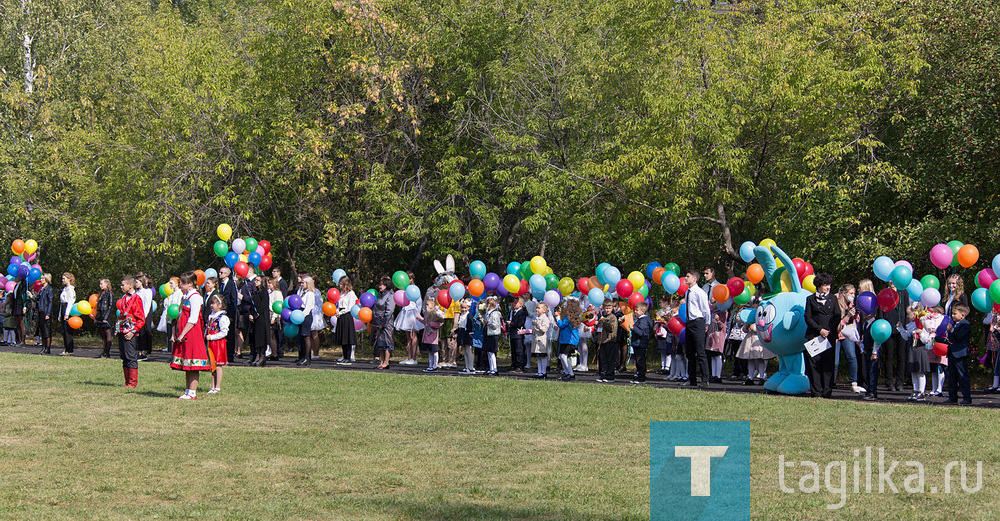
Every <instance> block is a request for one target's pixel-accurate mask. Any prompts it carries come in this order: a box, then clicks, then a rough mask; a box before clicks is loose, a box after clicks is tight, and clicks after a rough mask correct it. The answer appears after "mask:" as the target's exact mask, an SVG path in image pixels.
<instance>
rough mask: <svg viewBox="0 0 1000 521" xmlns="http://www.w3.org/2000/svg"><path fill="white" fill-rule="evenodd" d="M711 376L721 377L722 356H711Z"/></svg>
mask: <svg viewBox="0 0 1000 521" xmlns="http://www.w3.org/2000/svg"><path fill="white" fill-rule="evenodd" d="M712 376H714V377H718V378H722V357H721V356H713V357H712Z"/></svg>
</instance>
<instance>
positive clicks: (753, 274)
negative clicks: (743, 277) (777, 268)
mask: <svg viewBox="0 0 1000 521" xmlns="http://www.w3.org/2000/svg"><path fill="white" fill-rule="evenodd" d="M747 279H748V280H749V281H750V283H751V284H757V283H759V282H760V281H762V280H764V268H761V267H760V264H757V263H756V262H755V263H753V264H751V265H750V266H749V267H747Z"/></svg>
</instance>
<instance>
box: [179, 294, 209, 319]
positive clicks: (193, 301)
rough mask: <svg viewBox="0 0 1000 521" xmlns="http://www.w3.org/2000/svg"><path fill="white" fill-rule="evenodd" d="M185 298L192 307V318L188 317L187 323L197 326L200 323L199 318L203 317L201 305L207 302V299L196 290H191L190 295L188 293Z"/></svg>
mask: <svg viewBox="0 0 1000 521" xmlns="http://www.w3.org/2000/svg"><path fill="white" fill-rule="evenodd" d="M184 298H186V299H187V301H188V306H190V307H191V316H189V317H188V321H187V323H188V324H191V325H195V324H197V323H198V317H200V316H201V305H202V304H203V303H204V302H205V298H204V297H202V296H201V295H200V294H199V293H198V292H197V291H195V290H191V292H190V293H186V294H185V295H184Z"/></svg>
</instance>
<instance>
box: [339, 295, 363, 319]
mask: <svg viewBox="0 0 1000 521" xmlns="http://www.w3.org/2000/svg"><path fill="white" fill-rule="evenodd" d="M357 303H358V296H357V295H355V294H354V291H353V290H352V291H348V292H347V293H341V295H340V300H338V301H337V316H338V317H339V316H340V315H343V314H344V313H350V312H351V308H353V307H354V305H355V304H357Z"/></svg>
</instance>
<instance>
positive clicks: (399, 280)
mask: <svg viewBox="0 0 1000 521" xmlns="http://www.w3.org/2000/svg"><path fill="white" fill-rule="evenodd" d="M392 284H393V285H394V286H396V289H406V287H407V286H409V285H410V276H409V275H407V274H406V272H405V271H403V270H399V271H397V272H396V273H393V274H392Z"/></svg>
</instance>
